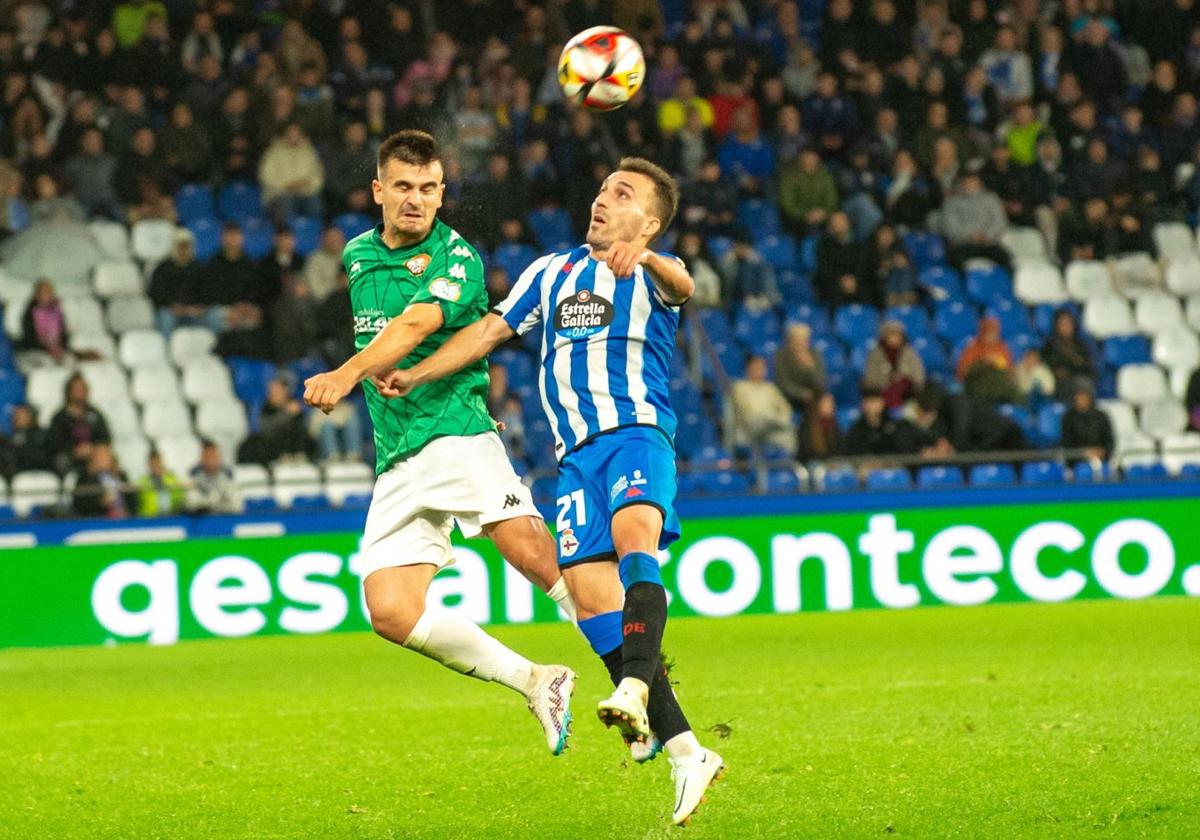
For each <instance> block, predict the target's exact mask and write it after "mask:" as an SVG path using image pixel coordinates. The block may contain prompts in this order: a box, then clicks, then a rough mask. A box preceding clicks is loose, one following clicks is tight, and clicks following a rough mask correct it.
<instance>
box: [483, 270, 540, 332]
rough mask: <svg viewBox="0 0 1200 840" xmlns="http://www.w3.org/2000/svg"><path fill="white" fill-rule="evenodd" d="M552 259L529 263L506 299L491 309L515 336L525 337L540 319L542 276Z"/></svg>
mask: <svg viewBox="0 0 1200 840" xmlns="http://www.w3.org/2000/svg"><path fill="white" fill-rule="evenodd" d="M553 258H554V254H547V255H546V256H544V257H539V258H538V259H536V260H534V261H533V262H532V263H530V265H529V267H528V268H526V269H525V270H524V271H523V272H521V276H520V277H519V278H517V282H516V285H514V286H513V288H512V291H510V292H509V293H508V297H506V298H505V299H504V300H502V301H500V303H498V304H496V305H495V306H494V307H493V308H492V311H493V312H495V313H496V314H497V315H499V316H500V317H501V318H503V319H504V323H506V324H508V326H509V327H511V328H512V330H513V332H515V333H516V334H517V335H525V333H527V332H529V331H530V330H531V329H533V328H534V326H536V325H537V323H538V321H540V320H541V319H542V275H543V274H544V273H545V271H546V267H547V266H548V265H549V264H550V261H551V260H552V259H553Z"/></svg>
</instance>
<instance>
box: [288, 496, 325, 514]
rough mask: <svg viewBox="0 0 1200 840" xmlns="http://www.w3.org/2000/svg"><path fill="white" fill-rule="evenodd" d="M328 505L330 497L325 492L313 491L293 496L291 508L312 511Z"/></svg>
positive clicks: (297, 510) (298, 510)
mask: <svg viewBox="0 0 1200 840" xmlns="http://www.w3.org/2000/svg"><path fill="white" fill-rule="evenodd" d="M328 507H329V499H328V498H327V497H326V496H325V494H324V493H311V494H305V495H303V496H296V497H295V498H293V499H292V507H291V509H292V510H293V511H296V512H297V513H304V512H310V513H311V512H315V511H319V510H325V509H326V508H328Z"/></svg>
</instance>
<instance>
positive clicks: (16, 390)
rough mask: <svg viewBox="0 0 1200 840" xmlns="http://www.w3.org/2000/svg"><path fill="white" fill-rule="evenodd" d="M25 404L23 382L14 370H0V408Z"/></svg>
mask: <svg viewBox="0 0 1200 840" xmlns="http://www.w3.org/2000/svg"><path fill="white" fill-rule="evenodd" d="M22 402H25V380H24V379H23V378H22V377H21V374H19V373H17V372H16V371H15V370H9V369H7V368H0V406H6V405H16V404H17V403H22Z"/></svg>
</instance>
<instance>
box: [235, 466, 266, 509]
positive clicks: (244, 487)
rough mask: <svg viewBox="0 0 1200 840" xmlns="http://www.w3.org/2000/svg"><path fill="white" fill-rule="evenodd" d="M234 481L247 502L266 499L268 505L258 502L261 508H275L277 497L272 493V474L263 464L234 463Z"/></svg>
mask: <svg viewBox="0 0 1200 840" xmlns="http://www.w3.org/2000/svg"><path fill="white" fill-rule="evenodd" d="M232 471H233V482H234V484H236V485H237V487H238V490H239V491H240V492H241V494H242V499H244V500H245V501H246V503H247V508H249V507H250V506H251V505H250V503H251V502H256V503H257V502H262V501H266V502H268V503H269V504H268V505H261V504H256V505H255V507H257V508H258V509H259V510H262V509H263V508H264V507H269V508H274V507H275V497H274V496H273V495H272V494H271V474H270V473H268V472H267V468H266V467H264V466H263V465H262V464H234V465H233V467H232Z"/></svg>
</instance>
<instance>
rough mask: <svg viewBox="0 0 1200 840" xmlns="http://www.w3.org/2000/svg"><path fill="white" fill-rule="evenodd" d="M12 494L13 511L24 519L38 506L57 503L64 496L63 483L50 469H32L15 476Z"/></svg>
mask: <svg viewBox="0 0 1200 840" xmlns="http://www.w3.org/2000/svg"><path fill="white" fill-rule="evenodd" d="M10 494H11V496H12V506H13V512H14V513H15V514H16V515H17V516H19V517H21V518H22V519H24V518H25V517H27V516H29V515H30V514H32V513H33V509H34V508H36V507H42V506H45V505H57V504H58V503H59V502H60V501H61V498H62V484H61V483H60V482H59V480H58V476H57V475H55V474H54V473H52V472H50V471H48V470H30V471H28V472H22V473H17V474H16V475H15V476H13V480H12V488H11V491H10Z"/></svg>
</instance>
